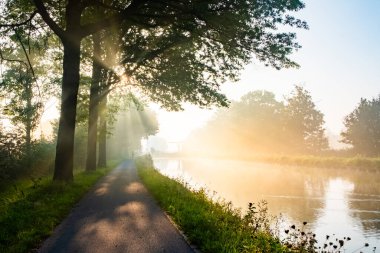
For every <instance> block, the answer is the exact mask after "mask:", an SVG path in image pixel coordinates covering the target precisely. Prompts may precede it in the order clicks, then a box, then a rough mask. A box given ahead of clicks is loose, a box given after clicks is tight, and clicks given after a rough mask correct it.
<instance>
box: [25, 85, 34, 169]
mask: <svg viewBox="0 0 380 253" xmlns="http://www.w3.org/2000/svg"><path fill="white" fill-rule="evenodd" d="M25 95H26V122H25V145H26V156H27V157H26V159H27V160H26V166H27V168H28V169H30V168H31V167H32V160H31V159H32V157H31V156H32V117H33V113H34V111H33V108H32V85H31V82H30V81H29V80H27V83H26V84H25Z"/></svg>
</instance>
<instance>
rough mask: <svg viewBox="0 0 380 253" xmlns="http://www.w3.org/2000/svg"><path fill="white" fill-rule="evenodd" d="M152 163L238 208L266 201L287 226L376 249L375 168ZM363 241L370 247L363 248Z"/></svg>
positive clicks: (378, 203)
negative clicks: (302, 226) (368, 169)
mask: <svg viewBox="0 0 380 253" xmlns="http://www.w3.org/2000/svg"><path fill="white" fill-rule="evenodd" d="M154 164H155V167H156V168H157V169H158V170H159V171H161V173H162V174H165V175H167V176H169V177H172V178H181V179H182V180H184V181H185V182H187V183H188V184H189V185H190V186H191V187H193V188H199V187H203V188H206V189H207V190H208V191H209V192H210V193H211V195H213V196H214V198H215V197H218V198H222V199H224V200H226V201H231V202H232V204H233V205H234V207H237V208H241V209H242V210H243V211H244V210H246V208H247V206H248V203H249V202H257V201H259V200H266V201H267V202H268V207H269V211H270V213H271V214H273V215H279V214H281V215H282V216H283V217H284V219H285V220H286V222H287V223H289V224H287V225H286V226H289V225H290V224H293V223H294V224H296V225H299V224H301V223H302V222H303V221H307V222H308V223H309V225H308V227H309V229H310V230H311V231H313V232H315V233H316V234H317V239H318V241H319V242H320V243H322V244H323V242H324V241H325V237H326V235H330V236H332V237H336V238H338V239H342V238H343V237H350V238H352V240H351V241H350V242H349V243H348V244H346V247H345V248H346V251H345V252H360V251H363V252H374V251H373V250H374V247H376V248H377V251H375V252H380V172H376V171H373V170H372V171H366V170H357V169H356V170H354V169H331V168H329V169H327V168H326V169H324V168H304V167H296V166H282V165H273V164H264V163H256V162H249V161H235V160H214V159H164V158H155V159H154ZM365 243H368V244H369V247H367V248H362V246H363V245H364V244H365ZM359 248H362V249H360V250H357V249H359Z"/></svg>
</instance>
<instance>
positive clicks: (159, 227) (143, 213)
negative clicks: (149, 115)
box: [38, 161, 194, 253]
mask: <svg viewBox="0 0 380 253" xmlns="http://www.w3.org/2000/svg"><path fill="white" fill-rule="evenodd" d="M38 252H41V253H46V252H52V253H60V252H62V253H76V252H78V253H87V252H88V253H97V252H99V253H119V252H120V253H122V252H123V253H124V252H131V253H158V252H173V253H182V252H184V253H194V251H193V250H192V248H191V247H190V246H189V244H188V243H187V242H186V241H185V239H184V238H183V236H182V235H181V233H180V232H179V231H178V230H177V229H176V227H175V226H174V225H173V224H172V223H171V222H170V220H169V219H168V218H167V216H166V215H165V213H164V212H163V211H162V210H161V209H160V207H158V205H157V204H156V202H155V201H154V199H153V198H152V197H151V195H150V194H149V192H148V191H147V189H146V188H145V187H144V185H143V184H142V183H141V181H140V179H139V177H138V175H137V172H136V168H135V165H134V163H133V161H125V162H124V163H122V164H121V165H119V166H118V167H117V168H116V169H115V170H113V171H112V172H111V173H110V174H109V175H108V176H106V177H105V178H104V179H103V180H101V181H100V182H99V183H98V184H97V185H96V186H95V187H94V189H93V190H92V191H91V192H89V193H88V194H87V195H86V196H85V197H84V198H83V199H82V200H81V201H80V202H79V203H78V204H77V205H76V206H75V207H74V209H73V210H72V212H71V213H70V215H69V216H68V217H67V218H66V219H65V220H64V221H63V222H62V223H61V224H60V225H59V226H58V227H57V228H56V229H55V230H54V232H53V234H52V236H51V237H50V238H48V239H47V240H46V241H45V242H44V243H43V245H42V247H41V248H40V249H39V250H38Z"/></svg>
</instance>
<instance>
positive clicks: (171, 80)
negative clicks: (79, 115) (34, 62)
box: [1, 0, 307, 181]
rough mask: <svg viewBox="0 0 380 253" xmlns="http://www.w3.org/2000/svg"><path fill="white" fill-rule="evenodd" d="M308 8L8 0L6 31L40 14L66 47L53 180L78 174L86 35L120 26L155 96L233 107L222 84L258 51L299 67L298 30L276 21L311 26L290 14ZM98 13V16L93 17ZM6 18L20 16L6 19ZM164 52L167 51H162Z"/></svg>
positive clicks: (239, 1) (237, 2) (141, 80)
mask: <svg viewBox="0 0 380 253" xmlns="http://www.w3.org/2000/svg"><path fill="white" fill-rule="evenodd" d="M303 7H304V4H303V3H302V2H301V1H299V0H288V1H283V0H270V1H269V0H268V1H245V0H224V1H219V0H218V1H217V0H211V1H208V2H205V1H200V0H199V1H187V0H186V1H183V0H181V1H178V0H176V1H174V0H166V1H159V2H157V1H154V2H152V1H149V0H141V1H137V0H133V1H132V0H130V1H106V2H101V1H89V0H67V1H65V6H64V7H63V6H62V3H61V2H56V1H52V2H46V3H44V2H43V1H42V0H33V2H32V4H29V2H28V1H27V2H25V1H22V0H13V1H10V2H8V3H7V5H6V13H7V14H8V15H6V16H5V17H2V22H1V23H3V25H1V27H3V28H4V27H5V29H8V28H9V27H14V26H16V25H17V26H26V27H33V28H34V29H35V28H36V26H34V25H33V26H32V24H35V23H33V22H38V23H39V24H41V19H39V18H42V20H43V22H44V23H45V24H46V25H47V26H48V27H49V28H50V29H51V30H52V31H53V32H54V33H55V34H56V35H57V36H58V37H59V38H60V40H61V42H62V45H63V77H62V99H61V115H60V121H59V130H58V139H57V153H56V162H55V170H54V180H65V181H70V180H72V179H73V140H74V130H75V118H76V104H77V94H78V87H79V69H80V68H79V66H80V52H81V50H80V45H81V41H82V39H83V38H85V37H87V36H90V35H92V34H94V33H96V32H99V31H101V30H104V29H109V28H112V27H113V28H115V29H118V30H119V29H121V30H122V32H123V33H124V35H125V36H123V41H124V42H125V45H127V47H129V48H135V51H129V52H130V53H128V55H127V56H126V59H125V60H124V61H123V64H128V66H127V67H125V69H126V72H125V73H126V74H128V78H130V80H136V81H137V82H136V83H137V84H138V85H139V87H140V88H141V89H142V90H144V91H145V92H148V95H149V97H151V98H152V99H153V100H155V101H158V102H161V103H162V104H164V105H165V106H166V107H169V108H172V109H179V108H180V104H179V103H180V102H182V101H189V102H192V103H196V104H198V105H201V106H207V105H211V104H215V105H227V102H226V101H227V100H226V97H225V96H223V95H222V94H220V92H219V90H218V88H219V84H220V83H221V82H222V81H224V80H226V79H236V78H237V76H238V73H239V71H240V70H241V69H242V68H243V67H244V65H245V64H246V63H248V62H249V61H250V60H251V59H252V57H253V56H254V55H255V56H256V58H257V59H258V60H260V61H263V62H265V63H266V64H269V65H272V66H274V67H276V68H281V67H292V66H296V64H295V63H294V62H293V61H291V60H290V59H289V58H288V55H289V54H290V53H292V51H293V50H294V49H297V48H299V45H298V44H297V43H296V42H294V40H295V34H294V33H280V32H278V31H277V26H278V25H290V26H295V27H299V28H301V27H307V26H306V24H305V23H304V22H302V21H300V20H298V19H295V18H294V17H292V16H290V15H289V14H288V12H289V11H298V10H299V9H301V8H303ZM20 9H21V10H23V13H20ZM95 12H96V13H97V14H98V15H94V13H95ZM60 13H64V16H63V15H60ZM87 13H91V14H92V15H91V18H88V19H85V17H86V14H87ZM37 14H39V15H38V16H37ZM4 20H12V21H14V22H13V23H12V24H7V25H5V24H4ZM33 20H37V21H33ZM29 25H30V26H29ZM151 42H156V44H151ZM141 49H144V50H143V51H141ZM163 53H165V54H166V55H167V57H161V55H162V54H163ZM178 66H182V67H181V68H179V67H178ZM172 68H173V69H172ZM145 70H149V71H148V72H146V71H145ZM173 70H177V71H173ZM179 70H180V71H179ZM136 83H135V84H136ZM137 84H136V85H137Z"/></svg>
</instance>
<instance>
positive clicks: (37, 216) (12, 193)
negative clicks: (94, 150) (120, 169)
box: [0, 162, 116, 253]
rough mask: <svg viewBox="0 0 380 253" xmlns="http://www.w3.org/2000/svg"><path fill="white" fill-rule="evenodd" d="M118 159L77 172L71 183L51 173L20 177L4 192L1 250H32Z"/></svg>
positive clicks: (0, 205)
mask: <svg viewBox="0 0 380 253" xmlns="http://www.w3.org/2000/svg"><path fill="white" fill-rule="evenodd" d="M115 165H116V162H111V163H110V166H109V167H107V168H99V169H97V170H96V171H93V172H83V171H81V172H79V171H77V172H76V174H75V176H76V177H75V181H74V182H70V183H63V182H53V181H52V180H51V176H44V177H41V178H38V179H33V180H31V179H29V180H27V179H20V180H16V181H13V182H12V183H11V184H8V185H7V186H6V187H4V188H3V190H2V192H0V200H1V202H0V252H4V253H8V252H9V253H12V252H15V253H16V252H17V253H19V252H31V251H33V250H34V249H36V248H38V246H39V244H40V243H41V242H42V240H44V239H45V238H47V237H48V236H49V235H50V234H51V233H52V231H53V229H54V228H55V227H56V226H57V225H58V224H59V223H60V222H61V221H62V219H63V218H64V217H65V216H67V214H68V213H69V212H70V210H71V209H72V207H73V206H74V205H75V204H76V203H77V202H78V201H79V200H80V199H81V198H82V197H83V196H84V194H85V193H86V192H88V191H89V189H90V188H91V187H92V186H93V185H94V184H95V183H96V182H97V181H98V180H99V179H100V178H101V177H103V176H104V175H106V174H107V173H108V172H109V171H110V170H111V169H112V168H113V167H114V166H115Z"/></svg>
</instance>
